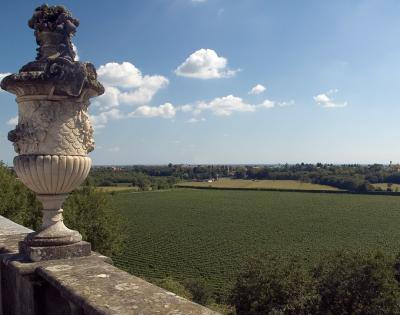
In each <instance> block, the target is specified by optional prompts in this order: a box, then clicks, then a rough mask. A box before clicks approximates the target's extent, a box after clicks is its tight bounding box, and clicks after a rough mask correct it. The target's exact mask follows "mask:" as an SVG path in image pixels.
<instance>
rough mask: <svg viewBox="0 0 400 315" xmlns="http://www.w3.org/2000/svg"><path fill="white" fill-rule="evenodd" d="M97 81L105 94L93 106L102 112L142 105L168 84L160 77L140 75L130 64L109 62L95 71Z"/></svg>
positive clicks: (166, 80)
mask: <svg viewBox="0 0 400 315" xmlns="http://www.w3.org/2000/svg"><path fill="white" fill-rule="evenodd" d="M97 73H98V75H99V80H100V82H102V83H103V84H104V86H105V93H104V94H103V95H101V96H100V97H98V98H97V99H96V101H95V104H96V105H98V106H100V107H101V108H102V109H103V110H107V109H110V108H112V107H116V106H119V105H121V104H127V105H134V106H138V105H144V104H146V103H149V102H150V101H151V100H152V99H153V96H154V95H155V94H156V93H157V92H158V91H159V90H160V89H161V88H163V87H166V86H167V85H168V83H169V81H168V79H167V78H165V77H163V76H161V75H145V76H143V75H142V72H141V71H140V70H139V69H138V68H136V67H135V66H134V65H133V64H131V63H130V62H123V63H121V64H120V63H116V62H110V63H107V64H105V65H102V66H100V68H99V69H98V70H97Z"/></svg>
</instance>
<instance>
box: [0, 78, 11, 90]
mask: <svg viewBox="0 0 400 315" xmlns="http://www.w3.org/2000/svg"><path fill="white" fill-rule="evenodd" d="M10 74H11V73H0V82H1V80H3V79H4V78H5V77H6V76H8V75H10ZM3 91H4V90H3V89H1V88H0V93H1V92H3Z"/></svg>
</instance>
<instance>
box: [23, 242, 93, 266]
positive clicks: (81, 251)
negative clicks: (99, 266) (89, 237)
mask: <svg viewBox="0 0 400 315" xmlns="http://www.w3.org/2000/svg"><path fill="white" fill-rule="evenodd" d="M19 252H20V253H21V254H22V255H23V256H24V257H25V258H27V259H28V260H30V261H33V262H37V261H45V260H55V259H68V258H73V257H85V256H90V255H91V246H90V243H88V242H84V241H81V242H78V243H75V244H70V245H62V246H31V245H29V244H28V243H27V242H26V241H22V242H20V243H19Z"/></svg>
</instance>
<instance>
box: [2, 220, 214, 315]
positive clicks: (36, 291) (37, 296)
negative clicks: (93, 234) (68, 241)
mask: <svg viewBox="0 0 400 315" xmlns="http://www.w3.org/2000/svg"><path fill="white" fill-rule="evenodd" d="M29 232H31V231H30V230H29V229H26V228H24V227H22V226H20V225H18V224H15V223H14V222H12V221H10V220H7V219H4V218H3V217H1V216H0V281H1V286H0V315H39V314H40V315H48V314H49V315H50V314H52V315H78V314H79V315H100V314H101V315H103V314H110V315H111V314H115V315H117V314H118V315H130V314H132V315H134V314H138V315H139V314H140V315H150V314H159V315H163V314H165V315H167V314H168V315H217V314H218V313H216V312H214V311H211V310H209V309H207V308H205V307H203V306H201V305H198V304H195V303H193V302H190V301H188V300H186V299H184V298H182V297H179V296H177V295H175V294H174V293H171V292H168V291H166V290H164V289H161V288H159V287H157V286H155V285H153V284H150V283H148V282H146V281H145V280H143V279H140V278H138V277H135V276H132V275H130V274H128V273H126V272H125V271H122V270H120V269H118V268H116V267H115V266H113V265H112V264H111V263H112V262H111V260H110V259H109V258H107V257H105V256H102V255H99V254H97V253H94V252H92V254H91V255H90V256H88V257H79V258H70V259H58V260H47V261H40V262H27V261H26V260H25V258H24V257H23V256H22V255H20V254H19V253H18V243H19V242H20V241H21V240H22V239H24V237H25V236H26V234H27V233H29ZM6 233H9V234H6Z"/></svg>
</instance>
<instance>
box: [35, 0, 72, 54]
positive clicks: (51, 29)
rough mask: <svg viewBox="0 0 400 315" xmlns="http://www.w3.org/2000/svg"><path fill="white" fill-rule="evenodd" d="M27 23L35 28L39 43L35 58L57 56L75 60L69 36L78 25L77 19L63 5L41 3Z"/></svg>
mask: <svg viewBox="0 0 400 315" xmlns="http://www.w3.org/2000/svg"><path fill="white" fill-rule="evenodd" d="M28 25H29V27H30V28H32V29H34V30H35V37H36V42H37V44H38V45H39V48H38V49H37V51H38V55H37V57H36V60H41V59H46V58H55V57H59V56H61V57H64V58H67V59H69V60H71V61H74V60H75V52H74V50H73V47H72V43H71V37H72V36H73V35H74V34H75V32H76V28H77V27H78V26H79V20H77V19H75V18H74V17H72V15H71V12H69V11H68V10H67V9H66V8H65V7H64V6H61V5H56V6H48V5H47V4H43V5H41V6H40V7H37V8H36V9H35V12H34V13H33V15H32V18H31V19H30V20H29V21H28Z"/></svg>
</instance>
